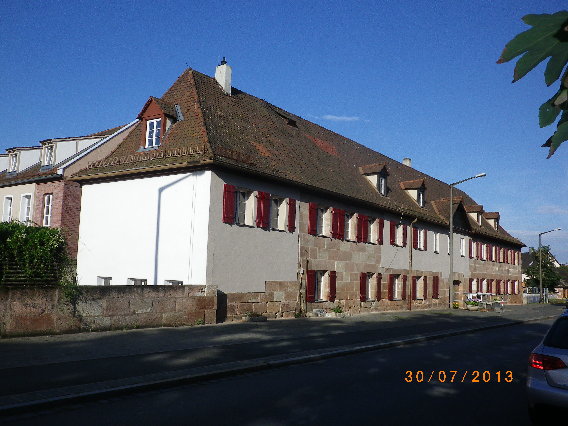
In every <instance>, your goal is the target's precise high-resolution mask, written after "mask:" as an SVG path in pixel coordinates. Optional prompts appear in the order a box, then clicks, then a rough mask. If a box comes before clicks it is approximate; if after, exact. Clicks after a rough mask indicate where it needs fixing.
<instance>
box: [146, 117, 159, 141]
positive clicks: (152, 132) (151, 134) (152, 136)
mask: <svg viewBox="0 0 568 426" xmlns="http://www.w3.org/2000/svg"><path fill="white" fill-rule="evenodd" d="M161 133H162V119H161V118H156V119H154V120H148V121H147V122H146V148H155V147H158V146H160V137H161Z"/></svg>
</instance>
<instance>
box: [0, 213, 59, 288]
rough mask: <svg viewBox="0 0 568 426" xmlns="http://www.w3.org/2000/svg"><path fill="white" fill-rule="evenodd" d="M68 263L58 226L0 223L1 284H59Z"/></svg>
mask: <svg viewBox="0 0 568 426" xmlns="http://www.w3.org/2000/svg"><path fill="white" fill-rule="evenodd" d="M68 266H69V257H68V255H67V251H66V243H65V238H64V237H63V235H62V234H61V231H60V230H59V229H56V228H47V227H40V226H26V225H24V224H22V223H19V222H0V285H2V284H20V283H21V284H36V285H44V284H58V283H60V282H61V281H62V279H63V276H64V275H65V271H66V270H67V268H68Z"/></svg>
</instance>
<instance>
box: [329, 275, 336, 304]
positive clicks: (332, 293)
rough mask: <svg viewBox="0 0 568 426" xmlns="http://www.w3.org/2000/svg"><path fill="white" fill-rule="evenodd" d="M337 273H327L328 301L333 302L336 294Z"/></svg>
mask: <svg viewBox="0 0 568 426" xmlns="http://www.w3.org/2000/svg"><path fill="white" fill-rule="evenodd" d="M336 284H337V272H335V271H329V301H330V302H335V295H336V293H337V289H336Z"/></svg>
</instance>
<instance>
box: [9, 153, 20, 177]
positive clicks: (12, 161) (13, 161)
mask: <svg viewBox="0 0 568 426" xmlns="http://www.w3.org/2000/svg"><path fill="white" fill-rule="evenodd" d="M17 171H18V153H17V152H15V153H13V154H9V155H8V173H15V172H17Z"/></svg>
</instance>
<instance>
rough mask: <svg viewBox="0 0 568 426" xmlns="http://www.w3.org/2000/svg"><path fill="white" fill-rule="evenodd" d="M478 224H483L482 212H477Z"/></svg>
mask: <svg viewBox="0 0 568 426" xmlns="http://www.w3.org/2000/svg"><path fill="white" fill-rule="evenodd" d="M477 224H478V225H481V213H477Z"/></svg>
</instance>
